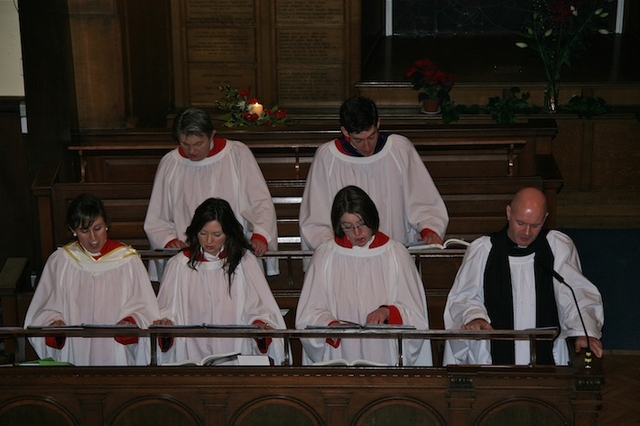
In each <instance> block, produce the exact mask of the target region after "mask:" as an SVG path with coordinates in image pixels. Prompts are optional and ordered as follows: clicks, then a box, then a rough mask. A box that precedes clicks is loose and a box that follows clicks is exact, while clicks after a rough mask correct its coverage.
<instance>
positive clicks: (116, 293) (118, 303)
mask: <svg viewBox="0 0 640 426" xmlns="http://www.w3.org/2000/svg"><path fill="white" fill-rule="evenodd" d="M127 317H133V318H134V319H135V321H136V324H137V326H138V327H140V328H147V327H148V326H149V324H151V322H152V321H154V320H156V319H158V318H159V317H160V313H159V311H158V304H157V301H156V297H155V294H154V292H153V288H152V286H151V283H150V282H149V275H148V274H147V271H146V269H145V267H144V264H143V263H142V261H141V260H140V256H139V255H138V253H137V252H136V251H135V250H134V249H133V248H131V247H129V246H120V247H118V248H116V249H115V250H112V251H111V252H109V253H107V254H105V255H103V256H102V257H100V258H99V259H97V260H96V259H94V258H93V257H92V256H91V255H90V254H89V253H88V252H87V251H85V250H84V249H83V248H82V246H81V245H80V244H79V243H77V242H74V243H71V244H67V245H66V246H64V247H61V248H59V249H58V250H57V251H55V252H54V253H53V254H52V255H51V256H50V257H49V259H48V260H47V263H46V265H45V267H44V270H43V272H42V276H41V277H40V281H39V282H38V286H37V288H36V291H35V293H34V295H33V299H32V300H31V304H30V305H29V309H28V311H27V315H26V318H25V327H28V326H30V325H31V326H47V325H50V324H51V323H52V322H53V321H56V320H63V321H64V322H65V324H67V325H80V324H83V323H84V324H101V325H111V324H113V325H115V324H116V323H117V322H119V321H120V320H122V319H124V318H127ZM29 340H30V342H31V344H32V346H33V347H34V349H35V350H36V352H37V353H38V355H39V356H40V358H47V357H51V358H53V359H55V360H56V361H67V362H70V363H72V364H74V365H148V364H149V362H150V358H149V356H150V351H149V349H150V346H149V339H148V338H140V340H139V342H138V343H137V344H131V345H122V344H120V343H118V342H116V341H115V340H114V339H113V338H112V337H109V338H82V337H74V338H67V339H66V342H65V345H64V347H63V348H62V349H54V348H51V347H48V346H46V345H45V339H44V338H30V339H29Z"/></svg>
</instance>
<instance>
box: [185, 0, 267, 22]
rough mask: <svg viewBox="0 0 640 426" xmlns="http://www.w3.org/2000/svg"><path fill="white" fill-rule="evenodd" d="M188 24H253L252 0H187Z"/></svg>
mask: <svg viewBox="0 0 640 426" xmlns="http://www.w3.org/2000/svg"><path fill="white" fill-rule="evenodd" d="M186 10H187V12H186V20H187V23H188V24H203V23H206V22H215V23H224V24H225V25H229V24H231V23H237V24H241V25H254V22H255V10H254V0H187V2H186Z"/></svg>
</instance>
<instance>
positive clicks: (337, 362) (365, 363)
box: [311, 358, 389, 367]
mask: <svg viewBox="0 0 640 426" xmlns="http://www.w3.org/2000/svg"><path fill="white" fill-rule="evenodd" d="M311 365H312V366H316V367H331V366H351V367H388V366H389V364H385V363H384V362H376V361H369V360H368V359H354V360H353V361H351V362H349V361H347V360H346V359H342V358H339V359H330V360H327V361H318V362H314V363H313V364H311Z"/></svg>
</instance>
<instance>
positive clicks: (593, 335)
mask: <svg viewBox="0 0 640 426" xmlns="http://www.w3.org/2000/svg"><path fill="white" fill-rule="evenodd" d="M546 217H547V206H546V199H545V196H544V194H543V193H542V192H541V191H539V190H537V189H535V188H525V189H523V190H521V191H519V192H518V194H517V195H516V197H515V198H514V200H513V201H512V203H511V204H510V205H509V206H507V219H508V225H507V227H506V228H505V229H503V231H501V232H499V233H495V234H493V236H492V237H489V236H484V237H480V238H478V239H477V240H475V241H473V242H472V243H471V245H470V246H469V247H468V248H467V253H466V254H465V257H464V260H463V262H462V265H461V266H460V269H459V271H458V274H457V276H456V279H455V281H454V284H453V286H452V288H451V291H450V293H449V297H448V299H447V304H446V307H445V311H444V324H445V328H446V329H454V330H456V329H464V330H491V329H494V328H495V327H493V325H494V324H493V321H492V320H495V318H493V319H492V318H491V315H489V312H488V309H487V304H486V300H485V299H486V295H485V292H486V291H487V288H488V287H487V284H486V283H485V276H486V271H487V263H488V261H489V257H490V253H491V252H492V249H493V247H494V245H493V244H492V238H494V239H495V240H494V241H496V244H498V242H499V241H500V240H499V239H498V238H502V239H508V242H507V245H508V246H509V247H510V248H509V249H508V252H507V253H505V255H507V256H508V259H507V262H508V263H506V264H505V265H506V266H505V268H508V271H505V274H506V275H510V278H511V294H507V295H505V296H506V297H508V298H509V299H511V301H512V306H513V309H512V314H510V315H511V316H512V318H513V319H512V323H513V327H512V328H511V329H514V330H525V329H529V328H536V327H540V322H539V321H540V319H539V318H538V317H539V316H540V315H541V313H540V312H541V311H540V309H544V306H542V303H546V304H548V305H549V306H548V311H549V312H550V313H553V315H555V317H554V318H553V319H554V321H555V324H553V323H548V324H542V326H558V327H559V329H560V336H559V337H558V338H557V339H556V340H555V341H554V342H553V344H552V347H551V348H550V349H551V355H550V356H549V363H551V364H553V363H555V364H556V365H566V364H567V363H568V362H569V361H570V353H569V349H568V347H567V344H566V341H565V338H567V337H576V338H577V339H576V347H575V351H576V352H578V351H579V350H580V349H581V348H584V347H586V338H585V337H584V335H585V330H584V329H583V327H582V324H581V322H580V316H579V312H578V309H580V312H581V314H582V317H583V319H584V323H585V327H586V329H587V330H586V332H587V333H588V335H589V342H590V346H591V349H592V351H593V353H594V354H595V355H596V356H598V357H600V356H602V344H601V342H600V340H599V339H600V338H601V336H602V326H603V323H604V312H603V306H602V298H601V296H600V293H599V291H598V289H597V288H596V286H595V285H593V284H592V283H591V282H590V281H589V280H588V279H587V278H586V277H584V275H583V274H582V269H581V266H580V259H579V257H578V252H577V250H576V248H575V246H574V244H573V241H572V240H571V239H570V238H569V237H568V236H567V235H565V234H563V233H561V232H558V231H548V232H547V231H546V230H543V229H542V226H543V224H544V221H545V219H546ZM505 233H506V235H504V234H505ZM545 240H546V242H548V247H549V248H550V252H551V256H550V257H549V260H548V262H549V265H548V266H545V265H544V263H543V262H544V260H542V259H544V258H541V259H538V256H542V255H541V254H540V253H539V250H538V249H535V250H529V251H527V249H528V248H532V247H535V246H537V245H538V243H539V242H540V243H545ZM540 245H541V246H546V244H540ZM503 257H504V256H503ZM552 269H553V270H555V271H556V272H557V273H558V274H559V275H560V276H561V277H563V278H564V280H565V282H566V283H567V284H568V285H569V286H571V287H572V288H573V290H574V292H575V294H576V298H577V300H578V306H576V303H575V302H574V299H573V296H572V294H571V290H570V289H569V288H568V287H567V286H566V285H564V284H562V283H560V282H559V281H558V280H557V279H553V272H552ZM537 275H538V276H539V277H540V278H546V279H548V280H549V284H550V285H552V287H550V288H551V289H552V290H551V291H552V294H549V297H548V298H546V299H545V298H542V301H541V296H539V294H537V288H539V287H540V286H541V285H540V282H541V281H540V278H537V277H536V276H537ZM495 281H499V280H498V279H496V280H495ZM551 281H552V283H551ZM490 291H491V290H490ZM554 299H555V303H553V302H554ZM505 306H507V303H502V304H501V305H500V307H499V309H500V310H501V311H506V308H505ZM500 328H501V327H500ZM505 329H507V328H505ZM509 343H510V342H509ZM513 350H514V354H513V356H514V363H515V364H523V365H526V364H529V363H530V349H529V342H528V341H516V342H515V346H514V349H513ZM537 353H538V362H540V359H541V355H540V353H539V352H537ZM493 361H494V359H493V357H492V346H491V343H490V341H489V340H473V341H466V340H464V341H448V342H447V344H446V345H445V354H444V364H445V365H446V364H491V363H492V362H493ZM498 363H500V362H498Z"/></svg>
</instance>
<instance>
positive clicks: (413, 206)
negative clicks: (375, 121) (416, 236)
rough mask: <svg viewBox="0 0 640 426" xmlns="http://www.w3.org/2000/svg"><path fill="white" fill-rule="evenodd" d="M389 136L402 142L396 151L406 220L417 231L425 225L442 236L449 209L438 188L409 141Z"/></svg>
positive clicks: (446, 223)
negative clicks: (401, 180)
mask: <svg viewBox="0 0 640 426" xmlns="http://www.w3.org/2000/svg"><path fill="white" fill-rule="evenodd" d="M392 137H394V138H397V139H398V140H397V141H394V143H402V144H401V145H400V146H401V147H403V149H402V150H401V151H400V152H401V154H400V155H402V156H403V159H402V162H403V163H404V165H403V171H402V172H403V173H402V177H403V179H404V185H403V186H402V187H403V189H404V197H403V198H404V200H405V210H406V212H407V216H408V217H407V219H408V221H409V223H410V224H411V226H412V227H413V228H414V229H415V230H416V231H417V232H418V233H420V232H421V231H422V230H423V229H425V228H428V229H431V230H432V231H434V232H435V233H436V234H438V235H439V236H440V238H443V239H444V237H445V233H446V231H447V225H448V224H449V213H448V212H447V207H446V205H445V204H444V201H443V200H442V197H441V196H440V192H439V191H438V188H436V185H435V184H434V183H433V179H432V178H431V175H430V174H429V171H428V170H427V168H426V166H425V165H424V162H423V161H422V158H420V155H419V154H418V152H417V151H416V149H415V146H414V145H413V143H411V141H409V140H408V139H406V138H405V137H403V136H398V135H392Z"/></svg>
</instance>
